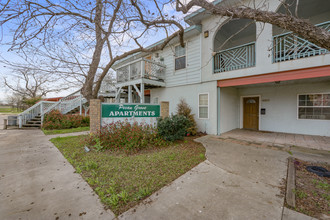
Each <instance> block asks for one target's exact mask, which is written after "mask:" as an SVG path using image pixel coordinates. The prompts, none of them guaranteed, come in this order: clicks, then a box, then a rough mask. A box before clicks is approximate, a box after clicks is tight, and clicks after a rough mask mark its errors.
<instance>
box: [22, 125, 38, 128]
mask: <svg viewBox="0 0 330 220" xmlns="http://www.w3.org/2000/svg"><path fill="white" fill-rule="evenodd" d="M24 127H25V128H27V127H29V128H31V127H34V128H40V127H41V124H23V128H24Z"/></svg>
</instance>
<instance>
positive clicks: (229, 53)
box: [213, 42, 256, 73]
mask: <svg viewBox="0 0 330 220" xmlns="http://www.w3.org/2000/svg"><path fill="white" fill-rule="evenodd" d="M255 60H256V59H255V42H252V43H248V44H244V45H240V46H237V47H232V48H229V49H226V50H222V51H220V52H217V53H216V54H215V55H214V57H213V68H214V73H221V72H226V71H231V70H238V69H244V68H248V67H253V66H255V65H256V61H255Z"/></svg>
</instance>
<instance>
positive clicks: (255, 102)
mask: <svg viewBox="0 0 330 220" xmlns="http://www.w3.org/2000/svg"><path fill="white" fill-rule="evenodd" d="M243 128H245V129H251V130H259V97H245V98H243Z"/></svg>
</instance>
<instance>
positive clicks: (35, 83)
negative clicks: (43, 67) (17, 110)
mask: <svg viewBox="0 0 330 220" xmlns="http://www.w3.org/2000/svg"><path fill="white" fill-rule="evenodd" d="M13 71H14V72H13V73H12V74H11V76H10V77H8V76H7V77H5V76H3V80H4V85H5V86H6V87H7V88H8V89H9V90H10V91H11V92H12V93H14V94H15V96H21V97H22V98H23V99H31V98H41V97H44V96H46V95H47V94H48V93H51V92H59V91H61V90H63V89H68V88H67V87H64V86H61V85H60V84H59V78H58V77H57V76H56V75H55V76H54V75H52V74H47V73H42V72H38V71H35V70H33V69H30V68H24V69H15V70H13ZM54 85H56V86H54Z"/></svg>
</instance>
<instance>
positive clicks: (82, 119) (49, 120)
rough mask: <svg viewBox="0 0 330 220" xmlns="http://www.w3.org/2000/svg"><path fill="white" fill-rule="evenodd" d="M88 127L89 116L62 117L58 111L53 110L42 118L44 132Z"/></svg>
mask: <svg viewBox="0 0 330 220" xmlns="http://www.w3.org/2000/svg"><path fill="white" fill-rule="evenodd" d="M87 126H89V116H82V115H63V114H61V112H60V111H59V110H53V111H51V112H50V113H48V114H46V115H45V117H44V121H43V125H42V127H43V128H44V129H46V130H54V129H68V128H78V127H87Z"/></svg>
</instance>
